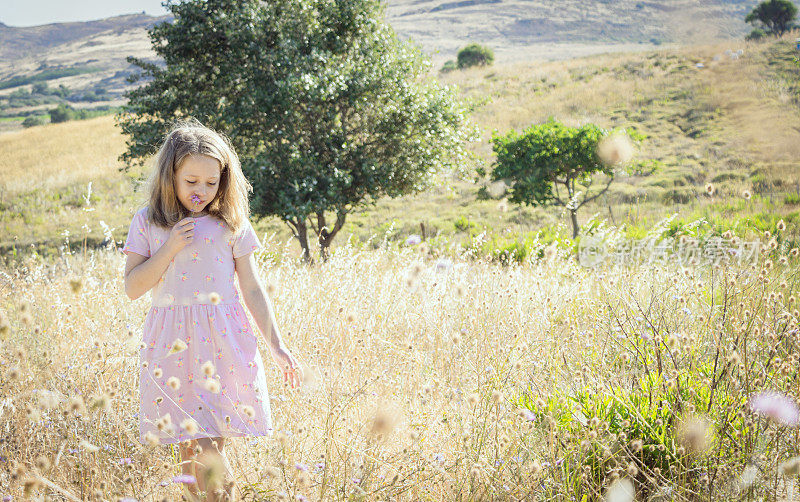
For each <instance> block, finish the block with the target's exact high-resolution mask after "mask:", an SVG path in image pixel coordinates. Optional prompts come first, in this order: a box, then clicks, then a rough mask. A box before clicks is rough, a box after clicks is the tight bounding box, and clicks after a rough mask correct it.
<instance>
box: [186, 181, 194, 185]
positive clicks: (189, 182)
mask: <svg viewBox="0 0 800 502" xmlns="http://www.w3.org/2000/svg"><path fill="white" fill-rule="evenodd" d="M186 183H188V184H190V185H194V184H195V182H194V181H188V180H187V181H186Z"/></svg>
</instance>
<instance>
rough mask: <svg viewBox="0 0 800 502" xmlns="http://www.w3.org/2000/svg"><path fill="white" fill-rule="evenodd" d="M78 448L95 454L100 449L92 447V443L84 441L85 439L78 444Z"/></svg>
mask: <svg viewBox="0 0 800 502" xmlns="http://www.w3.org/2000/svg"><path fill="white" fill-rule="evenodd" d="M78 446H80V447H81V448H83V449H84V450H86V451H88V452H96V451H98V450H99V449H100V447H98V446H95V445H93V444H92V443H90V442H89V441H86V440H85V439H81V442H80V443H78Z"/></svg>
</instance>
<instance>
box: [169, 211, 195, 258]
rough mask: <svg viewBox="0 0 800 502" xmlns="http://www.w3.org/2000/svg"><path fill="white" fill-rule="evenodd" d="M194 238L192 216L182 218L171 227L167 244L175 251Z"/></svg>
mask: <svg viewBox="0 0 800 502" xmlns="http://www.w3.org/2000/svg"><path fill="white" fill-rule="evenodd" d="M192 239H194V218H191V217H188V218H184V219H182V220H181V221H179V222H178V223H176V224H175V226H174V227H172V230H170V232H169V237H167V244H168V245H169V246H170V247H171V248H172V249H173V250H174V251H175V252H176V253H177V252H178V251H180V250H181V249H183V248H185V247H186V245H187V244H189V243H191V242H192Z"/></svg>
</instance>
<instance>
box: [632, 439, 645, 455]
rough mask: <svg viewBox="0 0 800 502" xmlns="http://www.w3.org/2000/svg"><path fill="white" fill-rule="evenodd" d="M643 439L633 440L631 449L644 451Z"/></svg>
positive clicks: (637, 451)
mask: <svg viewBox="0 0 800 502" xmlns="http://www.w3.org/2000/svg"><path fill="white" fill-rule="evenodd" d="M642 444H643V443H642V440H641V439H634V440H633V441H631V451H633V452H634V453H639V452H641V451H642Z"/></svg>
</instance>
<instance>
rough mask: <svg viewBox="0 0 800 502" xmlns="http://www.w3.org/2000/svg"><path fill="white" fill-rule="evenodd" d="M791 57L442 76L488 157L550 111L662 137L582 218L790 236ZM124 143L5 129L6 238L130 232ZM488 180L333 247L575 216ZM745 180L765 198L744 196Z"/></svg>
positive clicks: (2, 208)
mask: <svg viewBox="0 0 800 502" xmlns="http://www.w3.org/2000/svg"><path fill="white" fill-rule="evenodd" d="M739 50H741V51H742V54H741V56H738V51H739ZM734 54H736V55H737V56H735V57H734ZM793 56H794V48H793V44H792V40H790V39H789V38H788V37H787V38H786V39H784V40H780V41H768V42H764V43H749V44H744V43H725V44H716V45H710V46H702V47H694V48H685V49H681V50H661V51H650V52H642V53H639V54H623V55H605V56H594V57H591V58H582V59H576V60H572V61H568V62H549V63H543V64H531V63H516V64H505V65H497V66H496V67H494V68H483V69H473V70H469V71H464V72H454V73H451V74H447V75H443V76H442V77H441V79H442V80H443V81H444V82H446V83H449V84H456V85H458V86H459V89H460V92H461V94H462V95H463V96H464V98H466V99H473V100H476V103H477V108H476V110H475V112H474V119H475V121H476V122H477V123H478V124H479V125H480V126H481V128H482V129H483V131H484V136H483V140H484V141H482V142H480V143H478V144H476V145H475V146H474V148H475V149H476V152H477V153H478V154H479V155H480V157H482V159H483V163H484V164H485V165H487V166H488V165H490V164H491V162H492V153H491V148H490V145H489V144H488V141H487V140H488V139H489V135H490V131H491V130H492V129H494V128H497V129H499V130H500V131H507V130H508V129H509V128H515V129H520V128H523V127H525V126H527V125H529V124H531V123H535V122H539V121H541V120H545V119H546V118H547V117H548V116H551V115H552V116H554V117H555V118H557V119H559V120H562V121H564V122H567V123H570V124H578V123H580V122H584V121H592V122H595V123H598V124H600V125H602V126H604V127H613V126H635V127H636V128H637V129H639V130H640V131H642V132H644V133H645V134H647V135H648V136H649V138H648V139H647V140H646V141H645V142H644V143H643V144H642V147H641V151H640V152H639V158H640V159H649V160H651V161H652V164H653V165H654V166H656V167H657V168H658V169H657V170H656V171H655V172H654V173H652V174H649V175H645V174H639V175H630V176H620V177H619V178H618V179H617V180H616V181H615V182H614V183H613V184H612V185H611V187H612V188H611V190H610V192H609V193H608V194H607V195H608V196H607V197H601V198H599V199H597V200H596V201H594V202H593V203H592V204H591V205H589V206H587V207H585V208H582V209H581V211H580V213H579V221H580V223H581V224H584V223H585V222H586V221H587V220H588V219H589V218H590V217H591V216H592V215H593V214H595V213H597V215H598V217H599V218H600V219H604V218H606V219H608V220H609V222H610V223H614V224H616V225H627V226H628V227H629V230H628V231H629V233H630V235H631V236H636V235H638V234H639V233H641V232H644V231H646V230H647V229H648V228H650V227H652V225H653V223H654V222H655V221H657V220H658V219H660V218H662V217H665V216H667V215H669V214H671V213H672V212H678V213H679V214H680V218H682V219H684V220H693V219H696V218H704V219H705V220H706V221H708V222H709V223H710V224H711V225H713V226H714V227H716V228H717V229H722V230H724V229H735V230H736V231H737V232H739V233H742V234H746V233H753V232H761V231H763V230H767V229H773V230H774V226H775V222H776V221H777V220H778V219H780V218H785V219H786V221H787V224H788V228H787V232H786V233H785V234H796V232H797V230H798V228H800V211H798V208H800V194H798V188H799V187H800V178H799V176H800V175H799V174H798V173H800V161H799V160H798V159H800V114H798V113H797V111H798V106H799V105H800V103H798V102H797V100H796V98H794V96H796V95H797V91H798V89H800V68H798V67H797V65H796V64H795V62H794V58H793ZM698 63H703V67H702V68H698V66H697V64H698ZM766 124H768V125H769V127H765V125H766ZM87 139H88V140H87ZM124 147H125V145H124V138H123V137H122V136H121V134H120V132H119V131H118V130H117V129H116V128H115V127H114V125H113V120H112V119H111V118H110V117H103V118H99V119H94V120H91V121H82V122H70V123H66V124H54V125H46V126H41V127H34V128H31V129H28V130H24V131H20V132H15V133H8V134H4V135H0V151H3V152H4V157H5V162H4V163H2V164H0V250H9V249H12V247H17V248H19V247H20V246H22V247H27V246H29V245H31V244H33V245H35V246H36V247H38V248H39V249H40V250H43V249H45V248H50V249H53V248H54V247H55V246H57V245H58V244H59V243H63V242H64V239H65V237H64V236H63V235H62V231H63V230H64V229H68V230H69V232H70V240H71V242H73V245H74V242H75V240H76V236H77V237H78V240H81V239H82V238H83V237H85V238H86V239H87V240H88V241H89V242H90V243H91V242H94V243H99V242H100V241H102V240H103V239H104V238H105V235H104V233H103V231H102V228H101V226H100V223H99V222H100V220H101V219H102V220H104V224H107V225H108V226H109V227H110V228H111V232H112V234H113V236H114V237H115V238H116V239H121V238H123V237H124V236H125V233H126V231H127V225H128V223H129V222H130V214H129V211H130V210H131V209H132V208H133V207H134V205H135V203H136V200H137V196H135V195H134V194H133V193H132V185H131V182H132V180H131V179H130V177H129V176H127V175H122V174H120V173H119V172H118V171H117V167H118V163H117V161H116V158H117V156H118V155H119V154H120V153H121V152H122V151H123V149H124ZM133 174H136V173H133ZM89 182H92V190H91V194H87V192H88V191H89V190H88V188H89V187H88V183H89ZM598 183H599V182H598ZM706 183H712V184H713V186H714V187H715V192H714V195H713V196H710V197H709V196H708V195H706V193H705V185H706ZM479 188H480V183H479V184H475V183H473V182H471V181H469V180H458V179H455V178H447V179H442V180H440V182H439V183H438V184H437V186H436V188H434V189H432V190H430V191H428V192H425V193H422V194H417V195H409V196H405V197H401V198H398V199H384V200H380V201H379V202H378V203H377V205H376V206H375V207H373V208H369V209H363V210H359V211H357V212H355V213H354V214H351V215H350V216H349V217H348V220H347V224H346V226H345V228H344V229H343V230H342V235H341V239H340V238H339V237H337V240H336V241H334V246H337V245H340V244H341V243H342V242H343V241H344V240H346V236H347V234H350V233H352V234H353V235H354V236H355V237H356V238H357V239H364V240H366V239H368V238H369V237H370V236H373V235H377V236H378V238H379V239H380V238H381V237H382V236H383V233H384V232H385V231H386V230H387V229H388V228H389V227H390V226H394V229H395V232H397V233H396V234H395V235H396V236H397V238H404V236H405V235H407V234H408V233H411V232H416V233H418V232H419V231H420V223H423V224H424V225H425V228H426V232H428V236H429V237H430V236H431V235H434V234H437V233H438V234H439V237H437V239H440V240H441V239H450V240H451V241H463V242H469V241H471V240H472V239H473V237H474V236H475V235H476V234H478V233H480V232H482V231H484V230H487V231H489V233H490V234H496V236H498V238H502V239H513V238H516V237H517V236H519V235H524V234H525V233H526V232H530V231H536V230H539V229H543V230H545V231H546V232H549V233H551V234H552V233H553V232H555V231H556V229H557V228H558V227H559V226H563V225H564V224H565V223H566V220H565V219H564V218H563V217H562V215H560V214H559V213H558V211H557V210H556V209H555V208H530V207H515V206H513V205H510V204H508V203H507V201H505V200H502V199H501V197H502V195H498V196H497V197H498V198H497V199H494V200H493V199H491V198H489V199H487V198H485V197H481V196H480V191H479ZM745 189H747V190H750V191H751V193H752V194H753V196H752V198H751V199H744V198H742V197H741V193H742V191H743V190H745ZM87 200H88V203H87ZM84 224H85V225H86V228H88V229H89V230H88V231H87V230H86V229H84V228H82V227H83V225H84ZM256 228H257V229H258V230H259V231H260V232H266V231H269V232H272V231H274V232H277V233H278V237H279V238H281V239H283V240H284V241H286V240H289V233H288V229H287V228H286V227H285V225H283V224H282V223H281V222H280V221H278V220H276V219H271V218H270V219H264V220H262V221H260V222H257V223H256Z"/></svg>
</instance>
